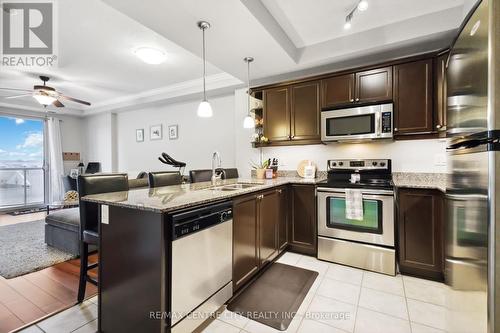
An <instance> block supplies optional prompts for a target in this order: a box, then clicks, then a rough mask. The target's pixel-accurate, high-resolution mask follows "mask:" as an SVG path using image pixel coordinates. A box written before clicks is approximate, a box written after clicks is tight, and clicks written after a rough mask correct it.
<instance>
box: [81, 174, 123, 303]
mask: <svg viewBox="0 0 500 333" xmlns="http://www.w3.org/2000/svg"><path fill="white" fill-rule="evenodd" d="M128 189H129V187H128V177H127V174H98V175H97V174H93V175H81V176H79V177H78V195H79V200H80V202H79V203H80V282H79V284H78V303H81V302H82V301H83V299H84V297H85V287H86V285H87V282H90V283H92V284H94V285H96V286H97V284H98V281H96V280H95V279H93V278H91V277H90V276H89V275H88V271H89V270H91V269H93V268H96V267H97V266H98V263H94V264H91V265H89V264H88V263H89V245H97V246H99V231H98V227H99V215H100V205H99V204H96V203H93V202H85V201H82V197H84V196H86V195H90V194H99V193H109V192H119V191H128Z"/></svg>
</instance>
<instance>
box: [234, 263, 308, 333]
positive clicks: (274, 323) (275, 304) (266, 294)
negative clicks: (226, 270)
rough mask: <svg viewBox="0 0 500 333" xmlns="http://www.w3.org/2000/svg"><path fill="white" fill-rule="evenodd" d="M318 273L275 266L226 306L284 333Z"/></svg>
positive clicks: (282, 265)
mask: <svg viewBox="0 0 500 333" xmlns="http://www.w3.org/2000/svg"><path fill="white" fill-rule="evenodd" d="M317 276H318V272H314V271H310V270H307V269H303V268H300V267H295V266H289V265H285V264H280V263H274V264H272V265H271V267H269V268H268V269H267V270H266V271H265V272H264V273H263V274H262V275H261V276H260V277H259V278H258V279H257V280H255V281H254V282H253V283H252V284H251V285H250V286H248V287H247V289H245V290H244V291H243V292H242V293H241V294H240V295H238V296H237V297H236V298H235V299H233V300H232V301H231V302H230V303H229V304H228V306H227V309H228V310H229V311H232V312H235V313H238V314H240V315H242V316H245V317H247V318H250V319H252V320H255V321H258V322H259V323H262V324H264V325H267V326H271V327H272V328H275V329H277V330H280V331H284V330H286V329H287V328H288V326H289V325H290V323H291V321H292V319H293V317H294V316H295V313H296V312H297V310H298V309H299V307H300V304H302V301H303V300H304V298H305V297H306V295H307V292H308V291H309V289H310V288H311V286H312V285H313V283H314V280H316V277H317Z"/></svg>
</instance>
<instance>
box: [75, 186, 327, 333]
mask: <svg viewBox="0 0 500 333" xmlns="http://www.w3.org/2000/svg"><path fill="white" fill-rule="evenodd" d="M323 179H324V177H323V178H316V179H312V180H306V179H302V178H298V177H278V178H276V179H272V180H256V179H250V180H245V179H237V180H224V181H221V182H218V183H217V184H216V185H212V184H211V183H209V182H207V183H195V184H183V185H174V186H166V187H158V188H152V189H136V190H130V191H123V192H114V193H105V194H96V195H88V196H85V197H84V198H82V200H84V201H88V202H94V203H98V204H100V205H101V223H100V230H99V232H100V253H99V254H100V264H99V280H100V281H99V295H100V297H99V316H98V318H99V328H100V330H101V331H108V332H137V331H148V332H170V331H172V332H185V331H192V330H193V329H194V328H195V327H197V326H198V325H199V324H200V323H202V322H203V321H204V319H206V318H201V319H200V318H194V316H193V318H190V319H192V320H182V319H183V318H184V316H185V315H188V314H189V312H190V311H192V310H194V309H195V308H196V309H197V313H198V312H202V313H211V312H213V311H215V310H216V309H217V308H218V307H220V306H221V305H222V304H224V303H225V302H226V301H227V300H228V299H229V298H230V297H231V296H232V295H233V290H234V289H238V288H239V287H241V286H242V285H243V284H244V283H246V282H247V281H248V280H249V279H248V277H249V276H250V275H248V274H246V273H242V272H245V266H246V263H247V262H248V251H249V250H248V246H249V245H254V246H256V247H257V246H259V253H261V254H262V253H264V252H265V253H267V254H268V255H266V262H265V263H267V262H270V261H272V260H273V259H274V258H276V257H277V256H278V254H279V253H281V251H283V250H284V249H285V247H286V245H287V243H289V244H291V245H293V237H292V239H290V240H289V241H288V242H287V240H288V239H289V237H288V234H295V235H296V236H295V237H296V238H300V239H297V242H296V243H297V244H296V245H297V246H298V247H299V248H300V247H302V248H304V244H307V243H308V242H304V239H306V238H309V239H310V241H309V243H310V247H311V248H313V249H314V248H315V246H316V244H315V238H316V235H315V234H316V218H315V196H314V191H315V187H314V184H315V183H317V182H319V181H321V180H323ZM288 185H290V187H289V186H288ZM288 198H290V199H291V200H287V199H288ZM293 198H296V200H293ZM304 200H305V201H304ZM289 201H290V202H294V201H295V202H296V203H297V205H300V209H299V210H295V214H298V216H297V219H296V220H297V221H299V220H300V223H301V224H303V223H307V224H306V225H296V226H290V225H291V224H293V220H294V218H293V216H292V217H291V219H290V220H291V224H290V223H287V222H288V218H287V215H288V214H287V213H284V211H287V210H288V202H289ZM200 207H201V208H200ZM240 207H241V208H240ZM248 207H251V208H250V210H248V209H247V208H248ZM252 214H253V215H252ZM304 214H308V215H310V218H308V219H304V218H303V216H304ZM233 215H234V217H235V220H236V219H238V223H237V224H234V225H233V224H232V216H233ZM257 215H258V217H257ZM193 221H195V222H193ZM199 221H201V222H199ZM224 222H230V223H224ZM248 228H253V231H254V234H253V235H249V231H252V229H248ZM289 228H291V229H293V228H296V230H288V229H289ZM233 229H234V230H233ZM303 230H306V231H308V232H309V233H310V235H300V233H301V232H302V233H304V231H303ZM198 231H199V232H198ZM203 231H207V232H206V233H205V232H203ZM250 233H252V232H250ZM258 234H260V235H262V237H260V236H258ZM233 235H234V237H233ZM264 235H265V236H264ZM249 236H254V238H252V237H250V239H249ZM282 239H284V240H285V243H284V245H285V246H283V243H282V241H280V240H282ZM187 242H190V243H189V244H188V243H187ZM233 244H234V245H233ZM233 251H234V253H233ZM256 252H257V250H256ZM263 265H264V263H263V264H262V265H259V267H260V266H262V267H263ZM200 270H202V271H203V272H201V271H200ZM197 272H199V274H198V273H197ZM201 273H203V274H201ZM239 275H241V278H240V277H239ZM188 280H189V281H191V283H189V281H188ZM231 280H232V281H231ZM217 282H218V283H219V284H217ZM202 290H203V291H202ZM207 290H209V291H210V290H211V291H213V293H210V294H209V295H201V294H202V293H206V292H207ZM181 293H182V294H181ZM207 296H208V297H207ZM207 299H209V300H207ZM170 314H171V315H170ZM171 327H172V328H171Z"/></svg>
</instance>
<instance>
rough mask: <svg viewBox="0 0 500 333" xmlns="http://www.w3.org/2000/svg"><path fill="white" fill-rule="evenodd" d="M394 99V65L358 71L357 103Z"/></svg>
mask: <svg viewBox="0 0 500 333" xmlns="http://www.w3.org/2000/svg"><path fill="white" fill-rule="evenodd" d="M391 99H392V67H383V68H377V69H372V70H369V71H364V72H358V73H356V96H355V99H354V100H355V101H356V102H357V103H371V102H381V101H387V100H391Z"/></svg>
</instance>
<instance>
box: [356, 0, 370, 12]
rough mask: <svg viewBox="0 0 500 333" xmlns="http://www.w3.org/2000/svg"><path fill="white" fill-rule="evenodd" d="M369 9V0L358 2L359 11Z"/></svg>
mask: <svg viewBox="0 0 500 333" xmlns="http://www.w3.org/2000/svg"><path fill="white" fill-rule="evenodd" d="M367 9H368V1H367V0H361V1H360V2H359V3H358V10H359V11H365V10H367Z"/></svg>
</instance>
